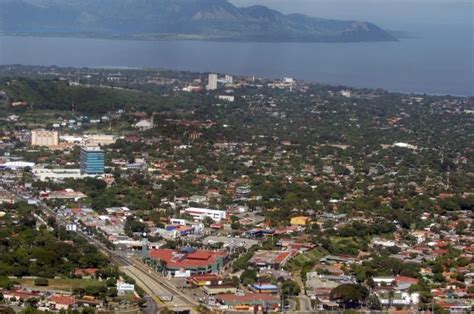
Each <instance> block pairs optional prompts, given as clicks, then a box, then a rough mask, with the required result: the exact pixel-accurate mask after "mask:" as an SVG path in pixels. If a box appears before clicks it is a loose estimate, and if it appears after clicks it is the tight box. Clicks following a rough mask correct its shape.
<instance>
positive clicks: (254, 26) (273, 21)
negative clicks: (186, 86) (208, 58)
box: [0, 0, 396, 42]
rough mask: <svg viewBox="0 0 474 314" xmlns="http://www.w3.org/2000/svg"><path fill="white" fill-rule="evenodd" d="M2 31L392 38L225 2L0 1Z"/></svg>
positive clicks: (362, 25)
mask: <svg viewBox="0 0 474 314" xmlns="http://www.w3.org/2000/svg"><path fill="white" fill-rule="evenodd" d="M0 31H1V32H4V33H23V34H42V35H45V34H46V35H47V34H55V35H62V36H74V35H81V36H91V37H113V38H140V39H162V38H186V39H215V40H248V41H320V42H358V41H387V40H396V39H395V38H394V37H393V36H391V35H390V34H388V33H387V32H385V31H384V30H382V29H380V28H379V27H378V26H376V25H374V24H371V23H368V22H358V21H340V20H329V19H320V18H314V17H309V16H306V15H302V14H289V15H284V14H282V13H280V12H278V11H275V10H271V9H269V8H267V7H264V6H252V7H247V8H238V7H236V6H234V5H233V4H231V3H230V2H228V1H227V0H173V1H170V0H81V1H79V0H61V1H59V0H0Z"/></svg>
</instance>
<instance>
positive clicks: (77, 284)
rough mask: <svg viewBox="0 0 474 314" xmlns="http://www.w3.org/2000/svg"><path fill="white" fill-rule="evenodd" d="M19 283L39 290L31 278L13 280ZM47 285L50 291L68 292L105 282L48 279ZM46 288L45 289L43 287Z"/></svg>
mask: <svg viewBox="0 0 474 314" xmlns="http://www.w3.org/2000/svg"><path fill="white" fill-rule="evenodd" d="M15 280H17V281H19V282H20V284H21V285H22V286H24V287H28V288H39V287H37V286H35V285H34V283H33V282H34V279H31V278H21V279H15ZM48 282H49V285H48V286H47V288H49V289H52V290H63V291H69V289H75V288H85V287H87V286H93V285H97V286H98V285H105V282H101V281H99V280H96V279H48ZM45 288H46V287H45Z"/></svg>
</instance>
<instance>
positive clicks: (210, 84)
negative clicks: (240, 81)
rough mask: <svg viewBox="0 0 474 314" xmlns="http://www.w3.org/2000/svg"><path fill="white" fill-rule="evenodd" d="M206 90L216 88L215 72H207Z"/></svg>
mask: <svg viewBox="0 0 474 314" xmlns="http://www.w3.org/2000/svg"><path fill="white" fill-rule="evenodd" d="M207 89H208V90H216V89H217V74H213V73H211V74H209V82H208V84H207Z"/></svg>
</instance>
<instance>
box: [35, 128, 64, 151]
mask: <svg viewBox="0 0 474 314" xmlns="http://www.w3.org/2000/svg"><path fill="white" fill-rule="evenodd" d="M58 145H59V133H58V131H47V130H43V129H38V130H31V146H45V147H55V146H58Z"/></svg>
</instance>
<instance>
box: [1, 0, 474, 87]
mask: <svg viewBox="0 0 474 314" xmlns="http://www.w3.org/2000/svg"><path fill="white" fill-rule="evenodd" d="M233 2H234V3H235V4H236V5H251V4H255V3H263V4H265V5H268V6H271V7H272V8H275V9H279V10H281V11H283V12H285V13H290V12H305V13H306V14H310V15H314V16H319V17H328V18H339V19H357V20H368V21H370V22H374V23H376V24H377V25H379V26H380V27H382V28H384V29H389V30H396V31H404V32H406V33H407V34H408V35H409V36H407V38H402V39H400V41H399V42H374V43H241V42H233V43H232V42H210V41H119V40H103V39H80V38H40V37H10V36H3V37H0V64H27V65H58V66H86V67H115V66H116V67H153V68H166V69H176V70H189V71H200V72H221V73H233V74H244V75H256V76H264V77H282V76H291V77H294V78H297V79H304V80H308V81H318V82H323V83H328V84H341V85H348V86H354V87H370V88H379V87H380V88H384V89H387V90H390V91H402V92H420V93H430V94H452V95H471V96H472V95H474V39H473V38H474V24H473V23H474V22H473V19H474V17H473V14H474V13H473V12H474V11H473V2H472V1H469V2H457V1H455V0H453V1H449V0H432V1H427V0H415V2H413V3H412V2H407V1H403V0H401V1H395V0H384V1H382V0H379V1H376V0H360V1H359V0H357V1H350V0H333V2H330V1H328V0H311V1H310V0H293V1H292V2H291V3H292V5H291V6H290V5H288V3H289V2H288V1H283V0H271V1H270V0H259V1H257V0H234V1H233ZM380 3H383V4H380Z"/></svg>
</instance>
